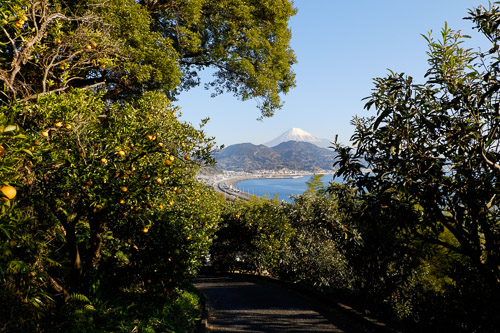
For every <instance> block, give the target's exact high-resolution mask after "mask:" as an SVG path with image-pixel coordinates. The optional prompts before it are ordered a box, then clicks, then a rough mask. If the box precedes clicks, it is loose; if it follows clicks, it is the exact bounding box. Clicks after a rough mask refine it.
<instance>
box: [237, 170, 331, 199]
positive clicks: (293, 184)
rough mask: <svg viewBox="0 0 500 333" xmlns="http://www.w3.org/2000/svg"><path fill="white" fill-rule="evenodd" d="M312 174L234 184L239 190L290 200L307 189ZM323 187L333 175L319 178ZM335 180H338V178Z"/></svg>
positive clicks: (250, 180) (251, 180) (260, 195)
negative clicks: (292, 196)
mask: <svg viewBox="0 0 500 333" xmlns="http://www.w3.org/2000/svg"><path fill="white" fill-rule="evenodd" d="M311 176H312V175H306V176H302V177H299V178H271V179H261V178H259V179H248V180H244V181H241V182H239V183H237V184H236V188H237V189H239V190H240V191H244V192H248V193H250V194H255V195H257V196H259V197H265V196H267V197H270V198H274V196H275V195H276V194H278V200H280V201H281V200H285V201H286V202H291V200H290V196H291V195H300V194H302V193H304V191H306V190H307V184H306V182H307V181H309V179H310V178H311ZM321 180H322V181H323V184H324V185H325V187H327V186H328V183H329V182H331V181H332V180H333V175H324V176H323V178H322V179H321ZM336 181H340V180H339V179H338V178H337V179H336Z"/></svg>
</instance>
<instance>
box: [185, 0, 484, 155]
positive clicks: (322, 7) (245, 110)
mask: <svg viewBox="0 0 500 333" xmlns="http://www.w3.org/2000/svg"><path fill="white" fill-rule="evenodd" d="M481 4H482V5H484V6H488V3H487V2H486V1H471V0H468V1H466V0H378V1H373V0H358V1H336V0H295V1H294V6H295V7H296V8H297V9H298V13H297V15H296V16H294V17H292V19H291V20H290V28H291V29H292V36H293V37H292V42H291V43H292V48H293V49H294V51H295V54H296V57H297V60H298V63H297V64H296V65H295V66H294V72H295V73H296V81H297V87H296V88H294V89H292V90H291V91H290V92H289V93H288V94H287V95H284V96H283V100H284V102H285V105H284V107H283V108H282V109H281V110H279V111H277V112H276V114H275V116H274V117H272V118H268V119H264V120H263V121H257V118H258V117H259V116H260V111H259V110H258V109H257V108H256V103H255V101H246V102H242V101H240V100H238V99H236V98H235V97H233V96H232V95H231V94H224V95H222V96H218V97H215V98H211V97H210V94H211V92H210V91H206V90H205V89H204V88H203V86H200V87H198V88H195V89H192V90H190V91H188V92H184V93H182V94H181V95H180V96H179V100H178V101H177V102H176V104H178V105H179V106H180V107H181V108H182V119H183V120H186V121H188V122H191V123H192V124H194V125H198V124H199V123H200V120H201V119H203V118H207V117H209V118H210V122H209V123H208V124H207V125H206V126H205V128H204V130H205V132H206V134H207V135H208V136H214V137H215V138H216V142H217V144H219V145H221V144H225V145H226V146H227V145H231V144H236V143H243V142H252V143H254V144H261V143H265V142H267V141H270V140H271V139H273V138H275V137H277V136H278V135H280V134H281V133H283V132H285V131H286V130H288V129H290V128H293V127H298V128H301V129H303V130H305V131H307V132H309V133H311V134H313V135H315V136H317V137H320V138H323V139H328V140H333V139H334V137H335V135H338V136H339V140H340V141H341V142H343V143H346V144H347V143H348V142H349V138H350V136H351V135H352V133H353V127H352V125H350V121H351V119H352V117H353V116H354V115H358V116H370V115H373V114H374V111H373V110H372V111H366V110H364V108H363V106H364V102H363V101H362V99H363V98H364V97H366V96H369V95H370V92H371V89H372V87H373V84H372V82H373V78H375V77H383V76H386V74H387V73H388V69H391V70H393V71H396V72H404V73H406V74H408V75H411V76H413V77H414V78H415V80H416V81H417V82H419V83H421V82H424V81H423V80H424V79H423V75H424V74H425V71H426V69H427V55H426V51H427V45H426V42H425V40H424V38H423V37H422V36H421V34H427V32H428V31H429V30H432V31H433V36H434V37H435V38H439V33H440V30H441V28H442V27H443V26H444V22H445V21H446V22H448V26H449V27H450V28H451V29H453V30H461V31H462V34H468V35H471V36H472V39H470V40H468V41H467V46H468V47H471V48H477V47H481V46H483V49H485V48H486V47H487V43H486V42H485V39H484V37H482V36H480V35H479V34H478V33H477V31H476V30H472V24H471V22H470V21H468V20H463V19H462V18H463V17H465V16H468V15H467V9H469V8H473V7H477V6H479V5H481Z"/></svg>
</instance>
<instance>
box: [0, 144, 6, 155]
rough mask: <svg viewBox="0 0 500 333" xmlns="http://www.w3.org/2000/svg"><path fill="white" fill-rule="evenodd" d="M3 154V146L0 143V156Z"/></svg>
mask: <svg viewBox="0 0 500 333" xmlns="http://www.w3.org/2000/svg"><path fill="white" fill-rule="evenodd" d="M3 154H5V148H4V147H2V145H0V156H2V155H3Z"/></svg>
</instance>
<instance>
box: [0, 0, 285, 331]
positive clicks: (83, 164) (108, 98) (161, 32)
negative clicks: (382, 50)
mask: <svg viewBox="0 0 500 333" xmlns="http://www.w3.org/2000/svg"><path fill="white" fill-rule="evenodd" d="M293 14H294V10H293V8H292V4H291V2H290V1H281V0H274V1H248V0H238V1H223V2H213V1H205V0H198V1H189V2H188V1H177V0H174V1H170V0H168V1H133V0H112V1H107V2H102V1H97V0H86V1H65V2H60V1H56V0H54V1H41V2H40V1H34V0H5V1H3V2H2V5H1V6H0V58H1V61H0V82H1V84H2V90H1V92H0V108H1V109H0V110H1V112H2V116H3V117H4V118H2V124H1V125H2V126H4V125H5V126H4V127H3V131H4V132H2V134H1V135H2V142H1V145H2V147H4V150H5V155H3V156H0V158H1V160H0V162H1V165H0V170H2V171H1V172H2V174H1V175H2V177H3V178H2V179H0V182H2V184H3V185H6V186H12V185H14V187H15V188H16V189H18V194H17V196H16V197H14V198H13V199H11V200H5V202H3V204H4V205H3V206H4V207H7V206H8V209H7V208H6V209H5V210H4V212H5V216H4V217H3V220H2V225H1V226H2V228H3V229H2V230H6V232H3V233H2V237H5V238H2V244H3V246H4V247H3V249H5V252H4V253H3V256H2V261H1V263H2V267H1V273H2V278H3V280H2V287H4V286H5V287H6V288H5V290H8V292H7V294H9V292H10V294H9V295H11V296H13V298H14V299H15V301H16V302H17V303H16V304H27V302H28V301H29V300H34V303H33V308H34V309H35V308H36V309H40V311H44V309H45V308H46V307H50V305H51V304H56V303H57V302H56V301H57V300H58V299H59V298H61V299H68V298H70V297H71V293H75V292H81V293H86V292H87V291H88V290H91V289H93V290H96V288H97V287H98V286H99V285H103V284H107V285H111V284H112V283H111V281H112V278H113V277H119V276H123V275H120V274H121V273H120V271H121V270H126V271H128V272H131V279H129V280H127V281H128V282H130V283H134V284H135V286H139V285H141V283H145V284H146V285H152V284H153V282H155V281H156V282H158V283H159V284H158V285H155V286H154V288H149V289H152V290H153V289H154V290H157V289H158V290H163V289H165V290H169V289H171V288H174V287H175V286H177V285H179V284H181V283H182V282H183V281H185V280H186V278H185V277H186V276H187V274H189V273H191V272H193V271H194V269H195V267H196V266H197V265H198V264H199V260H198V259H199V258H200V256H201V255H202V253H203V251H204V250H205V249H206V247H207V246H208V244H209V242H210V238H211V237H210V236H211V233H213V231H214V228H215V225H216V222H217V212H218V209H217V207H218V205H219V201H218V198H216V196H215V195H214V194H213V193H212V191H209V190H207V189H206V188H205V187H204V186H202V185H200V184H198V183H197V182H196V181H195V180H194V174H195V172H196V164H198V163H203V162H207V161H208V162H209V161H210V158H209V156H208V152H209V151H210V150H211V149H212V146H213V143H212V140H211V139H208V138H205V135H204V133H203V131H201V130H196V129H194V128H193V127H192V126H191V125H190V124H185V123H181V122H179V121H178V119H177V118H176V116H175V115H174V113H176V114H179V110H177V108H176V107H175V106H173V105H172V104H170V101H171V100H172V99H173V97H174V96H175V95H176V94H177V93H178V92H179V91H180V90H182V89H185V88H189V87H192V86H194V85H196V84H198V83H199V80H198V78H197V72H198V71H199V70H201V69H203V68H206V67H212V68H215V70H216V73H217V74H216V79H215V81H214V82H212V87H213V88H214V89H215V91H216V93H220V92H222V91H229V92H231V93H234V94H235V95H236V96H238V97H240V98H242V99H248V98H256V99H258V100H260V101H261V102H262V103H261V104H260V107H261V111H262V115H263V116H270V115H272V113H273V112H274V110H275V109H276V108H279V106H280V94H281V93H285V92H287V91H288V89H289V88H290V87H292V86H293V85H294V75H293V72H292V71H291V65H292V64H293V63H294V62H295V59H294V56H293V52H292V51H291V49H290V47H289V41H290V31H289V30H288V27H287V21H288V18H289V17H290V16H291V15H293ZM12 126H13V127H12ZM13 128H15V130H12V129H13ZM21 133H24V134H23V135H26V138H22V137H16V136H18V135H19V134H21ZM16 140H17V141H16ZM5 192H6V193H9V191H5ZM5 195H6V196H10V195H11V194H5ZM197 199H198V200H197ZM21 220H23V221H25V222H26V221H29V223H27V224H25V226H26V228H20V227H19V225H16V226H15V227H14V226H13V223H14V222H13V221H21ZM16 223H17V222H16ZM12 230H14V231H15V233H10V231H12ZM169 237H171V238H169ZM12 238H17V239H22V241H20V242H10V241H9V239H12ZM163 238H164V240H165V242H163V240H162V239H163ZM167 240H168V241H167ZM167 243H168V246H167V245H166V244H167ZM6 244H9V246H11V247H10V248H8V247H7V246H6ZM14 245H15V246H14ZM12 249H15V251H14V250H12ZM158 253H161V254H162V256H163V255H165V257H162V259H161V260H163V259H165V260H167V261H165V262H163V261H162V263H163V264H162V265H163V266H162V267H163V268H162V269H163V272H165V273H167V272H168V274H169V276H170V277H171V279H172V281H171V282H169V283H168V284H167V283H165V281H160V280H159V279H158V278H154V277H153V275H152V274H153V273H158V272H159V270H158V268H155V267H154V266H155V261H156V260H155V259H154V256H153V254H158ZM169 258H170V259H171V260H170V261H169V260H168V259H169ZM23 263H24V264H26V265H24V266H23ZM14 264H16V265H17V266H16V265H14ZM8 267H12V269H8ZM15 267H17V268H15ZM23 267H25V268H26V267H27V268H26V269H24V268H23ZM14 268H15V269H14ZM21 268H22V269H21ZM155 270H156V272H155ZM16 272H17V273H19V274H21V275H19V274H18V275H15V274H17V273H16ZM141 272H145V273H144V274H143V273H141ZM146 273H147V274H146ZM23 274H24V275H23ZM146 275H148V277H146ZM170 277H169V278H168V279H167V280H166V281H170ZM15 278H19V279H18V280H15ZM30 279H31V280H36V281H37V285H38V286H39V287H40V290H43V292H45V293H46V297H45V296H44V297H38V296H34V295H35V294H36V293H33V290H34V289H33V288H31V287H29V285H30V282H29V281H31V280H30ZM16 281H17V282H16ZM117 281H118V280H117ZM149 281H151V282H149ZM117 285H119V284H117ZM21 287H22V288H21ZM23 288H24V289H23ZM97 289H99V288H97ZM101 289H103V288H101ZM28 290H29V293H28ZM22 306H24V305H22ZM5 308H8V307H5ZM37 311H38V310H37ZM16 313H17V312H16ZM2 315H3V316H6V318H7V319H6V320H5V321H4V322H9V318H11V317H10V316H12V315H11V314H10V313H7V312H2ZM11 319H12V318H11Z"/></svg>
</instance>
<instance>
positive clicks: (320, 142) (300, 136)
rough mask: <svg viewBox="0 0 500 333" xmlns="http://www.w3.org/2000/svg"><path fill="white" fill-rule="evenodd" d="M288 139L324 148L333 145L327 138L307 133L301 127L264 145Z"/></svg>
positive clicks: (274, 144)
mask: <svg viewBox="0 0 500 333" xmlns="http://www.w3.org/2000/svg"><path fill="white" fill-rule="evenodd" d="M288 141H297V142H309V143H312V144H314V145H316V146H318V147H322V148H328V147H329V146H330V145H331V143H330V141H328V140H326V139H320V138H318V137H315V136H314V135H312V134H310V133H307V132H306V131H304V130H302V129H300V128H291V129H289V130H288V131H286V132H284V133H283V134H281V135H280V136H278V137H277V138H275V139H273V140H271V141H269V142H266V143H264V146H267V147H275V146H277V145H279V144H280V143H283V142H288Z"/></svg>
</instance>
